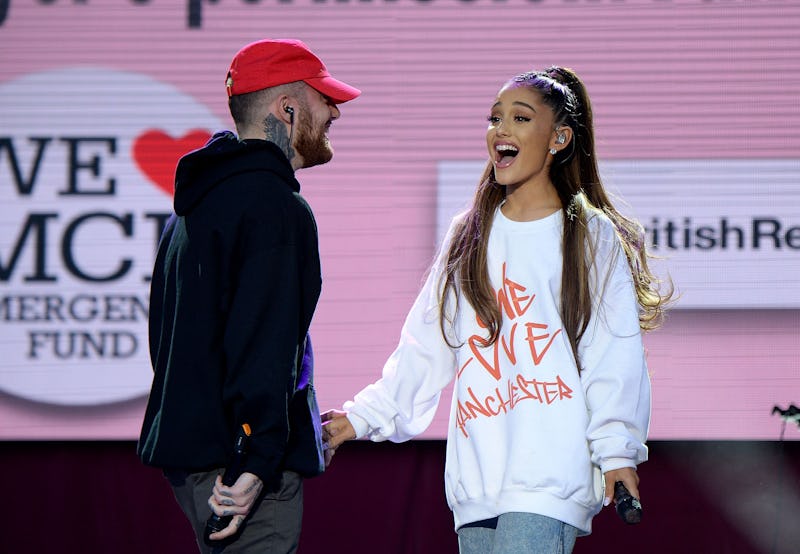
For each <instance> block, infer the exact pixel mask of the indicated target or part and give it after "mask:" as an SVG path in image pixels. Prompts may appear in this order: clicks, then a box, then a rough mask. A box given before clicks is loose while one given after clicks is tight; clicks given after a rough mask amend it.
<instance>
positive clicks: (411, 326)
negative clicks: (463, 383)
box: [344, 226, 456, 442]
mask: <svg viewBox="0 0 800 554" xmlns="http://www.w3.org/2000/svg"><path fill="white" fill-rule="evenodd" d="M451 232H452V226H451V230H450V232H448V238H446V239H445V240H444V241H443V245H447V244H449V237H450V234H451ZM446 256H447V247H446V246H443V247H442V249H441V250H440V252H439V255H438V256H437V260H436V262H435V263H434V264H433V267H432V268H431V271H430V272H429V274H428V277H427V279H426V281H425V284H424V285H423V287H422V290H421V291H420V293H419V295H418V296H417V299H416V301H415V302H414V305H413V306H412V308H411V311H410V312H409V313H408V315H407V317H406V320H405V323H404V324H403V328H402V330H401V332H400V341H399V343H398V345H397V348H396V349H395V350H394V352H393V353H392V355H391V356H390V357H389V359H388V360H387V362H386V364H385V365H384V367H383V372H382V376H381V378H380V379H378V381H376V382H375V383H373V384H371V385H369V386H367V387H366V388H364V389H363V390H362V391H361V392H359V393H358V394H356V396H355V398H354V400H353V401H350V402H346V403H345V405H344V408H345V410H346V411H347V412H348V416H347V417H348V419H349V420H350V422H351V424H352V425H353V428H354V429H355V431H356V435H357V437H358V438H361V437H364V436H367V437H369V438H370V439H371V440H373V441H376V442H378V441H384V440H391V441H393V442H403V441H407V440H409V439H411V438H413V437H415V436H416V435H418V434H420V433H421V432H423V431H424V430H425V429H427V428H428V426H429V425H430V423H431V421H432V420H433V416H434V415H435V413H436V408H437V406H438V405H439V399H440V396H441V391H442V389H444V388H445V387H446V386H447V385H448V383H449V382H450V381H451V380H452V379H453V377H454V375H455V365H456V358H455V352H454V350H453V349H452V348H451V347H450V346H449V345H448V344H447V342H446V341H445V340H444V338H443V337H442V333H441V329H440V325H439V304H440V299H439V295H440V294H439V293H440V290H441V289H440V285H441V276H442V271H443V266H444V263H445V259H446Z"/></svg>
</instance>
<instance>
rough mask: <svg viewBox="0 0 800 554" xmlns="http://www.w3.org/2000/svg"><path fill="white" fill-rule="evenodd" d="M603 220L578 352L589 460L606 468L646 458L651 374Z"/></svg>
mask: <svg viewBox="0 0 800 554" xmlns="http://www.w3.org/2000/svg"><path fill="white" fill-rule="evenodd" d="M602 223H603V222H601V225H600V229H599V232H598V234H597V246H596V255H595V262H596V263H595V269H594V271H593V272H592V279H593V286H594V287H595V289H594V290H595V297H596V301H595V302H594V306H593V312H592V318H591V321H590V322H589V326H588V328H587V330H586V333H585V334H584V336H583V338H582V340H581V344H580V346H579V355H580V358H581V364H582V368H583V372H582V375H581V380H582V383H583V387H584V391H585V394H586V402H587V407H588V410H589V427H588V430H587V438H588V441H589V446H590V450H591V456H592V462H593V463H595V464H596V465H598V466H600V468H601V470H602V471H603V473H605V472H607V471H610V470H613V469H619V468H622V467H636V465H638V464H639V463H641V462H644V461H646V460H647V446H646V445H645V441H646V439H647V432H648V427H649V424H650V379H649V376H648V371H647V363H646V361H645V351H644V346H643V343H642V335H641V330H640V327H639V315H638V314H639V312H638V309H639V306H638V302H637V299H636V293H635V290H634V287H633V279H632V276H631V271H630V268H629V266H628V262H627V258H626V256H625V253H624V251H623V250H622V245H621V244H620V242H619V238H618V237H617V235H616V232H615V231H614V229H613V227H612V224H611V223H610V222H609V221H607V220H606V221H605V223H606V224H602Z"/></svg>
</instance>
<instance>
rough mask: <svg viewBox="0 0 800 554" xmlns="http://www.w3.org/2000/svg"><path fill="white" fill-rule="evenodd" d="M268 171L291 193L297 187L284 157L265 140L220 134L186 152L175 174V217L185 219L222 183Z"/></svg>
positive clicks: (273, 145)
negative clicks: (277, 176)
mask: <svg viewBox="0 0 800 554" xmlns="http://www.w3.org/2000/svg"><path fill="white" fill-rule="evenodd" d="M258 171H269V172H271V173H275V174H277V175H279V176H280V177H281V178H282V179H283V180H284V181H286V182H287V183H289V184H290V185H291V186H292V188H293V189H294V190H295V192H299V191H300V183H298V182H297V180H296V179H295V178H294V170H293V169H292V166H291V164H290V163H289V160H288V159H287V158H286V155H285V154H284V153H283V151H281V149H280V148H278V147H277V146H276V145H275V144H273V143H271V142H269V141H266V140H254V139H247V140H243V141H240V140H239V139H238V138H237V137H236V135H234V134H233V133H232V132H230V131H220V132H218V133H216V134H214V136H213V137H211V139H210V140H209V141H208V142H207V143H206V145H205V146H203V147H202V148H200V149H198V150H194V151H192V152H189V153H188V154H186V155H185V156H183V157H182V158H181V159H180V161H179V162H178V167H177V169H176V170H175V199H174V205H175V213H177V214H178V215H181V216H182V215H186V214H188V213H190V212H191V211H192V210H193V209H194V207H195V206H196V205H197V204H198V203H199V202H200V201H201V200H202V199H203V197H204V196H205V195H206V194H208V192H209V191H210V190H211V189H213V188H214V187H216V186H217V185H218V184H220V183H221V182H222V181H224V180H225V179H227V178H229V177H231V176H233V175H236V174H240V173H250V172H258Z"/></svg>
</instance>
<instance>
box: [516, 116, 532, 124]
mask: <svg viewBox="0 0 800 554" xmlns="http://www.w3.org/2000/svg"><path fill="white" fill-rule="evenodd" d="M530 120H531V118H530V117H525V116H524V115H517V116H514V121H519V122H525V121H530Z"/></svg>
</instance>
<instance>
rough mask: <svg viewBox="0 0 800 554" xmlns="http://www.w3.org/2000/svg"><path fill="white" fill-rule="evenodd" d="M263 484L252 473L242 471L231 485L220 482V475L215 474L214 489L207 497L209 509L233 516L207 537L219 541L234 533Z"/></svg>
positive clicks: (222, 514)
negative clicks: (217, 530) (225, 525)
mask: <svg viewBox="0 0 800 554" xmlns="http://www.w3.org/2000/svg"><path fill="white" fill-rule="evenodd" d="M263 487H264V484H263V483H262V482H261V479H259V478H258V477H256V476H255V475H253V474H252V473H247V472H245V473H242V474H241V475H240V476H239V478H238V479H237V480H236V483H234V484H233V486H232V487H226V486H225V485H223V484H222V477H221V476H219V475H217V481H216V483H214V489H213V490H212V491H211V496H210V497H209V499H208V505H209V507H211V510H212V511H213V512H214V513H215V514H217V515H218V516H221V517H227V516H233V518H232V519H231V522H230V523H229V524H228V526H227V527H226V528H225V529H223V530H222V531H219V532H217V533H212V534H211V535H209V538H210V539H211V540H214V541H219V540H222V539H224V538H227V537H230V536H231V535H234V534H235V533H236V532H237V531H238V530H239V527H240V526H241V525H242V522H243V521H244V518H245V517H247V514H248V513H250V509H251V508H252V507H253V503H254V502H255V501H256V499H257V498H258V495H259V494H260V493H261V489H262V488H263Z"/></svg>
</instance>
